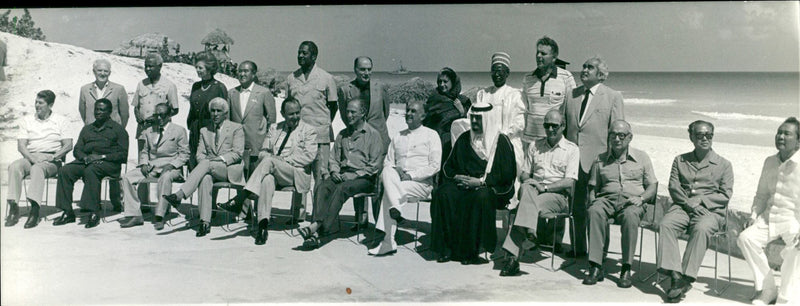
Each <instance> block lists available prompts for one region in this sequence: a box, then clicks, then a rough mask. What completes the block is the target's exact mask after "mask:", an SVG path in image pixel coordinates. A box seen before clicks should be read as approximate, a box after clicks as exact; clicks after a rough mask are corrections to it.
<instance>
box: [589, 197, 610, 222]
mask: <svg viewBox="0 0 800 306" xmlns="http://www.w3.org/2000/svg"><path fill="white" fill-rule="evenodd" d="M602 206H603V205H602V204H601V203H598V202H597V201H595V202H594V203H592V206H589V208H587V209H586V214H587V215H589V218H592V219H596V218H603V217H605V215H606V212H605V210H603V207H602Z"/></svg>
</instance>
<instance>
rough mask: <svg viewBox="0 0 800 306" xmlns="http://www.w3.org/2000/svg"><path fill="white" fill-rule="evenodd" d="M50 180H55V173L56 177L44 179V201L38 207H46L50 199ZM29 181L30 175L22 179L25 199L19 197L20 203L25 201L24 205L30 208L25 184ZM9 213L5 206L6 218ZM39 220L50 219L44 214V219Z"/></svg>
mask: <svg viewBox="0 0 800 306" xmlns="http://www.w3.org/2000/svg"><path fill="white" fill-rule="evenodd" d="M50 179H55V180H57V179H58V173H56V175H55V176H53V177H46V178H45V179H44V201H42V203H39V206H47V202H48V201H49V198H50ZM30 180H31V177H30V175H27V176H25V177H24V178H23V179H22V190H25V197H24V198H23V197H20V202H22V201H25V203H26V204H28V206H30V203H29V201H28V185H27V184H26V182H27V181H30ZM22 199H24V200H22ZM9 212H11V207H10V206H8V205H6V216H8V213H9ZM40 218H44V220H45V221H50V219H48V218H47V215H46V214H45V215H44V217H41V216H40Z"/></svg>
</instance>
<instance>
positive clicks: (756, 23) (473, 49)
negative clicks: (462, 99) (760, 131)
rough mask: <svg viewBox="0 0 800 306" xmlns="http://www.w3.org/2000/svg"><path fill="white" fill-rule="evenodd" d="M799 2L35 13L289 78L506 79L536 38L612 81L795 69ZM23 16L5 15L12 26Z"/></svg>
mask: <svg viewBox="0 0 800 306" xmlns="http://www.w3.org/2000/svg"><path fill="white" fill-rule="evenodd" d="M799 6H800V5H798V2H796V1H792V2H722V3H709V2H697V3H579V4H461V5H372V6H368V5H348V6H281V7H160V8H57V9H32V10H31V15H32V17H33V20H34V21H35V22H36V25H37V26H38V27H40V28H41V29H42V30H43V31H44V33H45V35H47V40H48V41H53V42H60V43H67V44H73V45H77V46H81V47H85V48H89V49H115V48H117V47H118V46H119V45H120V44H121V43H123V42H125V41H127V40H129V39H131V38H133V37H135V36H137V35H139V34H143V33H148V32H160V33H163V34H166V35H167V36H169V37H170V38H172V39H174V40H176V41H177V42H178V43H180V44H181V51H182V52H186V51H199V50H202V48H203V46H202V45H201V44H200V41H201V40H202V39H203V37H204V36H205V35H206V34H208V33H209V32H211V31H212V30H214V29H215V28H220V29H222V30H224V31H225V32H227V33H228V35H229V36H231V37H232V38H233V39H234V41H235V42H234V45H233V46H232V48H231V52H230V55H231V57H232V59H233V60H234V61H237V62H240V61H243V60H246V59H250V60H254V61H255V62H256V63H257V64H258V65H259V67H260V68H261V69H260V70H264V67H270V68H274V69H276V70H278V71H291V70H294V69H297V60H296V52H297V47H298V45H299V43H300V42H302V41H304V40H311V41H314V42H315V43H317V45H318V46H319V56H318V59H317V63H318V65H319V66H320V67H322V68H323V69H325V70H328V71H351V70H352V63H353V59H354V58H355V57H356V56H359V55H368V56H371V57H372V58H373V60H374V63H375V67H374V69H375V70H376V71H391V70H394V69H395V68H397V61H402V62H403V65H404V66H406V68H407V69H409V70H412V71H438V70H439V69H440V68H442V67H445V66H449V67H451V68H453V69H455V70H456V71H488V70H489V66H490V65H489V64H490V63H489V58H490V56H491V54H492V53H493V52H495V51H505V52H507V53H509V54H510V55H511V62H512V63H511V66H512V67H511V70H512V71H530V70H532V69H534V68H535V66H536V62H535V44H536V40H537V39H538V38H540V37H542V36H544V35H547V36H549V37H551V38H553V39H555V40H556V41H557V42H558V44H559V49H560V52H559V58H561V59H564V60H566V61H568V62H571V65H570V66H569V67H568V68H569V69H570V70H580V65H581V64H582V63H583V62H584V61H585V60H586V59H587V58H589V57H591V56H593V55H596V54H597V55H600V56H602V57H603V58H604V59H605V60H606V62H607V63H608V66H609V70H610V71H793V72H797V71H800V60H799V58H800V40H799V39H798V28H800V24H798V23H799V22H800V21H799V20H800V8H799ZM18 15H21V10H19V9H17V10H12V16H18Z"/></svg>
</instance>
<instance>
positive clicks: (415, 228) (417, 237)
mask: <svg viewBox="0 0 800 306" xmlns="http://www.w3.org/2000/svg"><path fill="white" fill-rule="evenodd" d="M419 205H420V202H419V201H417V216H416V224H414V251H416V252H417V253H419V249H418V248H417V243H418V242H419Z"/></svg>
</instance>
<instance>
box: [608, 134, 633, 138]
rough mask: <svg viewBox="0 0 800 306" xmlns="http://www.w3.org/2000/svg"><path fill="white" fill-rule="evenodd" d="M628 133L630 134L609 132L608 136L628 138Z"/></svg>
mask: <svg viewBox="0 0 800 306" xmlns="http://www.w3.org/2000/svg"><path fill="white" fill-rule="evenodd" d="M628 135H630V133H608V138H611V139H616V138H619V139H625V138H628Z"/></svg>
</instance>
